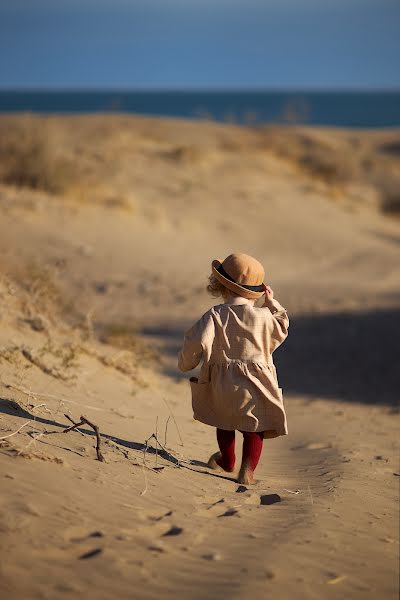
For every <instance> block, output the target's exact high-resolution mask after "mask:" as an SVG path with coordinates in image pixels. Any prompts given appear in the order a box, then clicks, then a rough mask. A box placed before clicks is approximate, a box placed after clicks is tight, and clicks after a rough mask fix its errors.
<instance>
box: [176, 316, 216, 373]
mask: <svg viewBox="0 0 400 600" xmlns="http://www.w3.org/2000/svg"><path fill="white" fill-rule="evenodd" d="M213 337H214V321H213V319H212V317H211V315H210V313H209V312H208V313H206V314H205V315H203V316H202V317H201V319H199V320H198V321H197V323H195V324H194V325H193V327H191V328H190V329H189V330H188V331H187V332H186V333H185V337H184V341H183V347H182V350H181V351H180V352H179V355H178V367H179V369H180V370H181V371H191V370H192V369H194V368H195V367H197V365H198V364H199V363H200V361H201V359H202V357H203V353H204V350H205V347H206V341H208V343H209V341H210V338H213ZM208 345H209V344H208Z"/></svg>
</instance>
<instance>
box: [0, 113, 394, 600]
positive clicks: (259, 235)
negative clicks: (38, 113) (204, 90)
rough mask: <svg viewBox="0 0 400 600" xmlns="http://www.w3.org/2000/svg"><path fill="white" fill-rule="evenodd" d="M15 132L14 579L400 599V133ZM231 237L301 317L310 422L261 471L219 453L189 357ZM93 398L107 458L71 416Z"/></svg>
mask: <svg viewBox="0 0 400 600" xmlns="http://www.w3.org/2000/svg"><path fill="white" fill-rule="evenodd" d="M0 133H1V142H0V180H1V182H2V183H1V184H0V273H1V278H0V318H1V327H0V464H1V466H0V476H1V480H2V487H1V494H0V530H1V538H0V540H1V541H0V546H1V556H2V560H1V563H0V589H1V591H3V593H4V595H5V596H6V597H7V598H43V597H49V598H58V597H68V596H70V597H77V596H78V597H80V596H83V595H85V597H89V598H91V597H93V598H94V597H96V598H110V596H111V595H113V596H114V595H118V596H119V597H122V598H132V597H134V598H159V597H165V598H169V597H171V598H172V597H176V596H179V597H183V598H193V599H196V598H210V599H212V598H221V597H227V596H228V595H229V596H233V597H235V598H248V597H250V595H252V596H253V597H255V598H264V597H265V595H266V594H269V593H271V594H275V595H276V596H277V597H278V598H280V597H281V598H287V597H289V595H290V596H292V597H296V598H307V599H309V598H314V597H315V598H321V597H328V598H330V597H337V595H338V594H340V595H341V596H345V597H351V598H359V597H360V598H361V597H362V598H365V597H372V596H373V597H375V596H376V595H377V594H378V595H379V596H381V597H384V598H395V597H397V593H398V531H397V526H396V523H397V519H398V508H397V500H398V476H399V470H398V464H397V462H396V461H397V457H398V442H397V437H396V433H397V423H398V421H397V417H396V416H395V415H396V405H397V402H398V384H399V381H398V373H397V371H398V369H397V364H396V360H395V359H396V340H397V339H398V334H399V306H400V305H399V296H400V288H399V282H398V247H399V240H400V231H399V222H398V217H397V216H396V215H397V211H398V208H397V201H398V196H396V193H395V190H396V189H398V187H397V188H396V186H397V182H398V181H399V180H398V177H399V173H400V166H399V157H398V152H397V147H398V140H399V133H398V131H389V130H388V131H380V132H364V131H360V132H357V131H340V130H328V129H311V128H310V129H307V128H266V129H250V128H248V129H246V128H239V127H235V126H229V125H218V124H215V123H209V122H204V123H189V122H185V121H178V120H166V119H145V118H139V117H122V116H109V117H105V116H102V115H99V116H93V117H73V118H72V117H71V118H69V117H68V118H67V117H54V118H51V119H47V118H34V117H25V118H21V117H7V118H2V119H0ZM396 198H397V200H396ZM232 250H239V251H244V252H248V253H250V254H255V255H256V256H257V257H258V258H259V259H260V260H261V261H262V262H263V263H264V265H265V269H266V273H267V279H268V282H269V283H270V284H271V285H272V286H273V288H274V289H275V291H276V295H277V297H278V298H279V300H280V301H281V302H282V303H283V304H284V305H285V306H287V308H288V310H289V312H290V316H291V330H290V336H289V338H288V340H287V342H286V343H285V344H284V345H283V346H282V348H281V349H280V350H279V351H278V352H277V354H276V363H277V365H278V369H279V373H280V379H281V381H282V385H283V388H284V392H285V396H286V407H287V412H288V420H289V429H290V434H289V436H288V437H287V438H285V439H278V440H271V441H268V442H266V447H265V450H264V454H263V457H262V460H261V463H260V467H259V471H258V473H257V475H258V477H259V482H258V483H257V485H256V486H255V487H254V488H248V489H247V488H244V487H243V486H239V485H238V484H236V483H235V481H234V476H235V474H233V476H232V477H230V476H229V477H228V476H226V477H225V476H221V475H217V474H215V473H212V472H210V471H209V470H208V469H207V467H206V464H205V463H206V462H207V459H208V457H209V455H210V454H211V453H212V452H213V451H214V450H215V440H214V433H213V431H212V429H211V428H208V427H206V426H203V425H201V424H200V423H197V422H194V421H193V419H192V413H191V407H190V400H189V389H188V384H187V381H186V379H187V378H186V376H182V374H181V373H179V372H178V371H177V367H176V353H177V351H178V350H179V348H180V344H181V341H182V336H183V333H184V331H185V329H186V328H187V327H188V325H189V324H190V323H191V322H192V321H193V320H194V319H196V318H198V317H199V316H200V315H201V314H202V312H204V311H205V310H207V309H208V308H209V307H210V306H211V304H212V300H211V299H210V298H209V297H207V295H206V293H205V284H206V281H207V276H208V274H209V273H208V270H209V264H210V262H211V260H212V259H213V258H216V257H224V256H225V255H226V254H228V253H229V252H231V251H232ZM81 414H83V415H84V416H86V417H87V418H88V419H89V420H90V421H92V422H94V423H95V424H96V425H98V426H99V428H100V433H101V436H102V437H101V447H102V453H103V455H104V458H105V462H99V461H98V460H96V452H95V436H94V432H93V431H92V430H91V429H90V427H88V426H87V425H83V426H82V427H81V428H80V431H70V432H66V433H64V432H65V429H66V428H67V427H69V426H70V425H71V422H70V421H69V420H68V419H67V417H66V416H65V415H69V417H70V418H72V419H73V420H75V421H79V417H80V415H81ZM21 426H22V428H21V430H20V431H19V432H18V433H15V432H16V431H17V430H18V429H19V428H20V427H21ZM153 433H156V435H157V439H158V440H159V442H160V443H161V444H162V446H164V448H165V449H166V450H167V451H166V450H165V449H164V450H163V448H161V447H160V446H158V448H157V451H156V446H157V444H156V443H155V439H154V438H151V436H152V434H153ZM149 438H151V439H149ZM146 440H148V444H147V446H146ZM145 448H147V451H146V453H144V450H145ZM238 450H239V448H238Z"/></svg>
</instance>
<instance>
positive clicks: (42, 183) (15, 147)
mask: <svg viewBox="0 0 400 600" xmlns="http://www.w3.org/2000/svg"><path fill="white" fill-rule="evenodd" d="M62 147H63V143H62V138H61V134H60V131H59V130H58V129H57V127H56V125H55V123H53V122H52V121H51V120H50V119H40V120H39V119H36V118H34V117H33V116H30V115H24V116H23V117H20V118H18V119H10V120H3V119H2V120H0V180H1V181H2V182H4V183H8V184H13V185H16V186H19V187H29V188H32V189H37V190H43V191H46V192H50V193H60V192H63V191H64V190H65V189H66V187H67V185H68V184H69V182H70V181H71V178H73V176H74V174H75V171H76V169H75V168H74V165H73V164H72V163H71V162H70V161H69V160H67V158H66V157H64V156H62V154H61V149H62Z"/></svg>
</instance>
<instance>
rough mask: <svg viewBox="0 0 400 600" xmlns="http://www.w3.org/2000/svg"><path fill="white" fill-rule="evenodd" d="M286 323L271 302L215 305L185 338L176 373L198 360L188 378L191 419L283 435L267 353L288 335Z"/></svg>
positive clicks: (279, 404) (280, 309) (273, 372)
mask: <svg viewBox="0 0 400 600" xmlns="http://www.w3.org/2000/svg"><path fill="white" fill-rule="evenodd" d="M288 327H289V318H288V315H287V312H286V309H284V308H283V307H282V306H281V305H280V304H279V302H278V301H277V300H273V301H272V302H271V303H270V308H266V307H263V308H257V307H254V306H252V305H250V304H236V305H235V304H218V305H217V306H214V307H213V308H211V309H210V310H209V311H207V312H206V313H205V314H204V315H203V316H202V317H201V319H200V320H199V321H197V323H195V324H194V325H193V327H192V328H191V329H189V331H187V332H186V334H185V339H184V344H183V348H182V350H181V351H180V353H179V358H178V366H179V368H180V369H181V371H190V370H191V369H194V368H195V367H196V366H197V365H198V364H199V363H200V361H201V360H202V359H203V363H202V366H201V371H200V376H199V379H197V378H193V377H192V378H191V379H190V385H191V391H192V406H193V412H194V418H195V419H196V420H198V421H201V422H202V423H206V424H207V425H212V426H214V427H219V428H220V429H227V430H234V429H237V430H240V431H264V432H265V433H264V437H278V436H280V435H286V434H287V424H286V415H285V409H284V406H283V397H282V389H281V388H280V387H279V385H278V379H277V376H276V369H275V366H274V363H273V361H272V353H273V352H274V350H275V349H276V348H277V347H278V346H279V345H280V344H281V343H282V342H283V341H284V340H285V338H286V336H287V334H288Z"/></svg>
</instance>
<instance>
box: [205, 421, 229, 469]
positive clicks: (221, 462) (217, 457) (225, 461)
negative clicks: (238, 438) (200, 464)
mask: <svg viewBox="0 0 400 600" xmlns="http://www.w3.org/2000/svg"><path fill="white" fill-rule="evenodd" d="M217 440H218V446H219V449H220V452H216V453H215V454H213V455H212V456H211V458H210V460H209V461H208V465H209V466H210V467H211V468H213V469H215V468H217V467H221V469H223V470H224V471H228V472H232V471H233V469H234V468H235V432H234V431H226V430H225V429H217Z"/></svg>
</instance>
